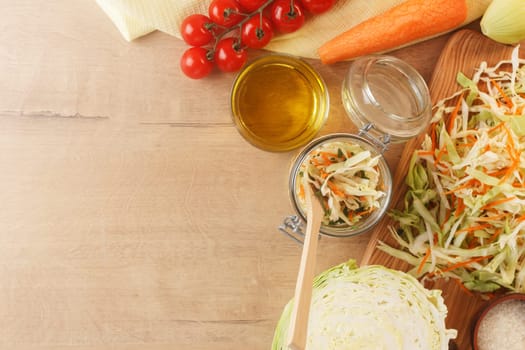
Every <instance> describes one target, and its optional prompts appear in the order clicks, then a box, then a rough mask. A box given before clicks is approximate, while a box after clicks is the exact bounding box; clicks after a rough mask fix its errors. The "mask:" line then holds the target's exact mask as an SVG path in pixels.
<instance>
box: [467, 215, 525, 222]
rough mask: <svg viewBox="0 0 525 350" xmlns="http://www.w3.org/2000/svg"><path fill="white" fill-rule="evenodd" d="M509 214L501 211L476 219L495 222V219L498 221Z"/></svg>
mask: <svg viewBox="0 0 525 350" xmlns="http://www.w3.org/2000/svg"><path fill="white" fill-rule="evenodd" d="M507 215H508V214H507V213H501V214H497V215H492V216H485V217H479V218H476V221H480V222H494V221H498V220H500V219H503V218H504V217H506V216H507ZM524 215H525V214H524Z"/></svg>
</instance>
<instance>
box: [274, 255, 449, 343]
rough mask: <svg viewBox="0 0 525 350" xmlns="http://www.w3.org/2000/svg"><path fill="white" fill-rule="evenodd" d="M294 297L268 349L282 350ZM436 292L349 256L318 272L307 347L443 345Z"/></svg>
mask: <svg viewBox="0 0 525 350" xmlns="http://www.w3.org/2000/svg"><path fill="white" fill-rule="evenodd" d="M292 307H293V299H292V300H291V301H290V302H289V303H288V304H287V305H286V307H285V309H284V311H283V313H282V315H281V318H280V320H279V322H278V324H277V327H276V330H275V335H274V339H273V343H272V350H286V349H288V347H287V341H288V335H287V333H288V328H289V323H290V314H291V310H292ZM446 315H447V308H446V306H445V304H444V302H443V298H442V296H441V291H438V290H428V289H425V288H424V287H423V286H422V285H421V284H420V283H419V282H418V281H417V280H416V279H415V278H414V277H412V276H410V275H408V274H406V273H404V272H401V271H396V270H391V269H388V268H385V267H383V266H379V265H372V266H364V267H361V268H358V267H357V265H356V263H355V261H354V260H350V261H349V262H347V263H344V264H341V265H338V266H336V267H333V268H332V269H330V270H327V271H325V272H323V273H321V274H320V275H319V276H318V277H317V278H316V279H315V280H314V286H313V292H312V303H311V308H310V315H309V323H308V333H307V341H306V350H335V349H338V350H342V349H360V350H367V349H370V350H372V349H373V350H380V349H385V350H386V349H388V350H392V349H399V350H408V349H410V350H416V349H424V350H437V349H442V350H445V349H448V343H449V340H450V339H453V338H455V337H456V331H455V330H449V329H446V327H445V318H446Z"/></svg>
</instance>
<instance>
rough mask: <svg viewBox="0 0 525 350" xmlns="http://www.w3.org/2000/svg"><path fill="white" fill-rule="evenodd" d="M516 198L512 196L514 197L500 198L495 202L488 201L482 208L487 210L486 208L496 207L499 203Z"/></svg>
mask: <svg viewBox="0 0 525 350" xmlns="http://www.w3.org/2000/svg"><path fill="white" fill-rule="evenodd" d="M514 199H516V197H514V196H512V197H506V198H503V199H498V200H496V201H494V202H490V203H487V204H485V205H484V206H482V207H481V208H480V209H481V210H485V209H488V208H492V207H495V206H496V205H499V204H503V203H506V202H509V201H512V200H514Z"/></svg>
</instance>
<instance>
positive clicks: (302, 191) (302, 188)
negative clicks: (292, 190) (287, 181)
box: [299, 184, 305, 199]
mask: <svg viewBox="0 0 525 350" xmlns="http://www.w3.org/2000/svg"><path fill="white" fill-rule="evenodd" d="M299 197H300V198H302V199H304V198H305V194H304V186H303V184H301V185H299Z"/></svg>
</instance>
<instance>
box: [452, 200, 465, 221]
mask: <svg viewBox="0 0 525 350" xmlns="http://www.w3.org/2000/svg"><path fill="white" fill-rule="evenodd" d="M464 210H465V203H464V202H463V198H461V197H459V198H458V205H457V207H456V211H455V212H454V216H456V217H458V216H460V215H461V214H462V213H463V211H464Z"/></svg>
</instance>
